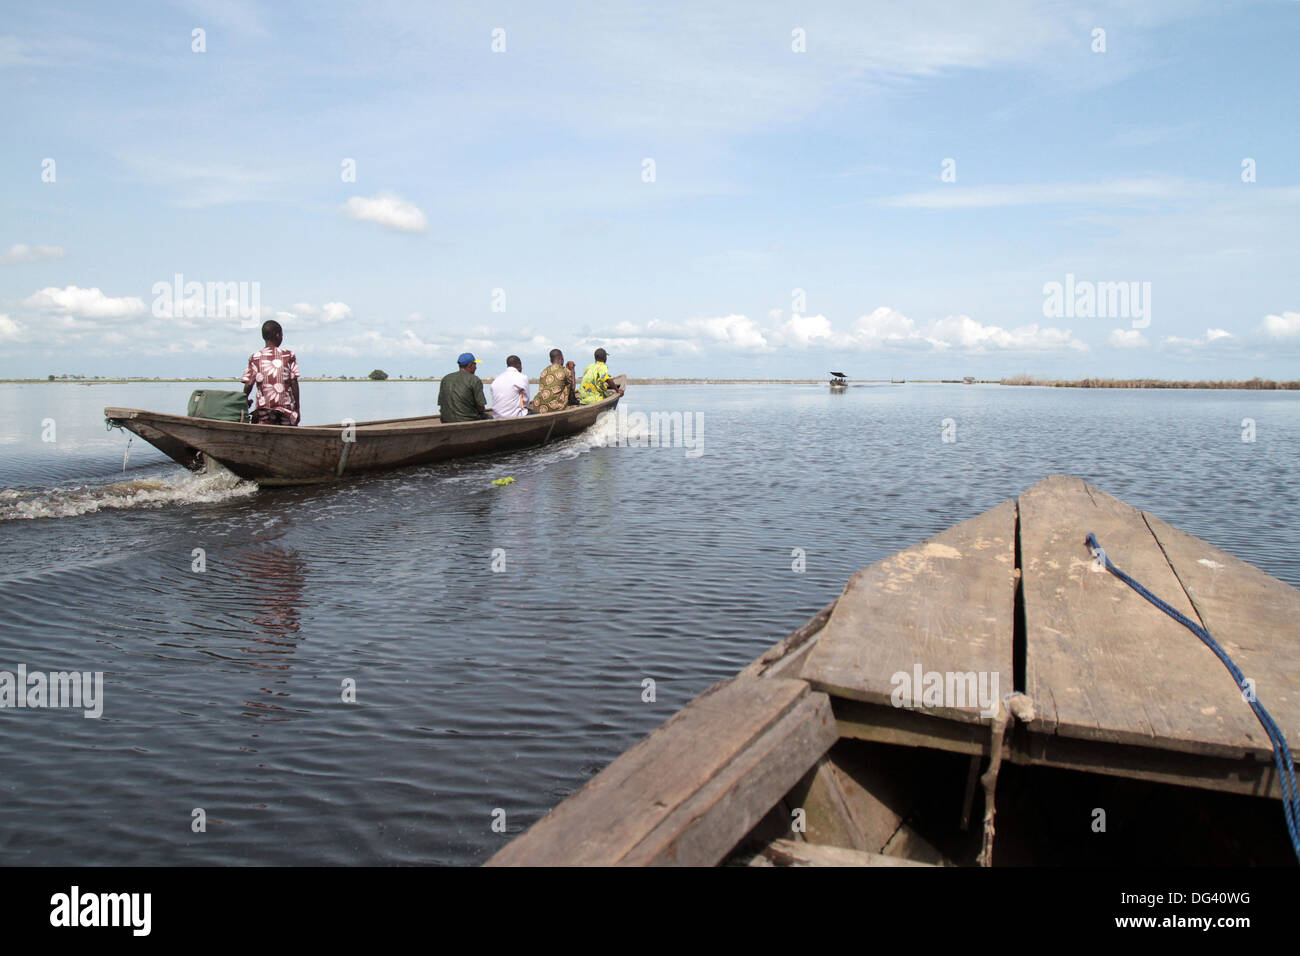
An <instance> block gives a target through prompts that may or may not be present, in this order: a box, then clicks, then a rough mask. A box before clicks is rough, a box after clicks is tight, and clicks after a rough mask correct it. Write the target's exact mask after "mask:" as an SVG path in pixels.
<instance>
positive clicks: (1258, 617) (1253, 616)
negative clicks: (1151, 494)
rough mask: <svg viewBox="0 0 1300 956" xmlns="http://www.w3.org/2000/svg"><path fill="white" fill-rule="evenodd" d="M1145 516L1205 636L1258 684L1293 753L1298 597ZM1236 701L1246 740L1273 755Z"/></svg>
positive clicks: (1299, 702) (1297, 726)
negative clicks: (1245, 725)
mask: <svg viewBox="0 0 1300 956" xmlns="http://www.w3.org/2000/svg"><path fill="white" fill-rule="evenodd" d="M1143 517H1144V518H1146V522H1147V526H1148V527H1150V528H1151V531H1152V533H1153V534H1154V535H1155V536H1156V540H1157V541H1158V542H1159V543H1160V547H1161V548H1162V549H1163V550H1164V552H1165V557H1166V558H1168V559H1169V563H1170V564H1171V565H1172V566H1173V569H1174V573H1175V574H1176V575H1177V576H1178V580H1179V582H1180V583H1181V584H1182V586H1183V589H1184V590H1185V591H1186V592H1187V594H1188V596H1189V597H1190V598H1191V599H1192V605H1193V606H1194V607H1195V608H1196V613H1197V615H1198V616H1199V617H1200V619H1201V621H1202V622H1203V624H1204V627H1205V629H1206V630H1207V631H1209V632H1210V636H1211V637H1213V638H1214V639H1215V640H1216V641H1218V643H1219V646H1220V647H1222V648H1223V649H1224V650H1225V651H1227V653H1228V656H1229V657H1231V658H1232V659H1233V660H1234V661H1235V662H1236V664H1237V666H1238V667H1240V668H1241V672H1242V673H1243V674H1245V675H1246V677H1248V678H1251V679H1253V680H1254V681H1255V696H1256V697H1257V698H1258V699H1259V701H1260V702H1261V703H1262V704H1263V705H1264V706H1265V707H1267V708H1268V712H1269V713H1270V714H1271V715H1272V717H1273V719H1274V720H1275V721H1276V722H1277V725H1278V727H1279V728H1280V729H1281V731H1282V733H1283V734H1285V735H1286V738H1287V742H1288V743H1289V744H1290V745H1291V746H1292V748H1300V591H1298V590H1296V589H1295V588H1293V587H1291V586H1290V585H1289V584H1286V583H1285V582H1283V581H1279V580H1278V579H1277V578H1275V577H1272V576H1271V575H1268V574H1265V573H1264V572H1263V571H1261V570H1260V569H1259V568H1257V567H1255V566H1254V565H1253V564H1247V563H1246V562H1245V561H1242V560H1241V559H1240V558H1236V557H1233V556H1232V555H1231V554H1228V553H1227V552H1226V551H1220V550H1219V549H1218V548H1216V547H1214V545H1212V544H1210V543H1208V542H1206V541H1202V540H1201V539H1200V538H1196V537H1193V536H1192V535H1190V534H1187V533H1186V532H1184V531H1179V530H1178V529H1177V528H1175V527H1173V526H1171V525H1169V524H1166V523H1165V522H1163V521H1161V520H1160V519H1159V518H1157V517H1156V516H1155V515H1152V514H1149V513H1145V512H1144V513H1143ZM1188 637H1189V638H1191V639H1192V640H1197V641H1198V643H1199V639H1197V638H1194V637H1192V635H1191V634H1190V633H1189V634H1188ZM1206 653H1207V654H1208V653H1213V652H1212V651H1209V650H1207V651H1206ZM1215 667H1216V668H1218V678H1217V679H1218V680H1219V681H1220V682H1223V683H1226V685H1227V686H1228V687H1234V686H1235V684H1234V681H1233V677H1232V675H1231V674H1230V673H1229V672H1228V670H1227V668H1226V667H1224V666H1223V665H1222V664H1221V663H1216V664H1215ZM1236 696H1237V699H1235V700H1234V701H1233V707H1234V708H1235V709H1236V710H1237V711H1239V712H1242V713H1243V714H1244V716H1245V717H1246V720H1247V723H1248V724H1249V725H1251V729H1250V733H1249V735H1250V736H1251V737H1252V739H1254V740H1255V741H1257V742H1258V744H1259V746H1260V748H1261V749H1266V750H1270V751H1271V744H1269V742H1268V737H1267V735H1266V734H1265V733H1264V728H1263V727H1260V726H1259V724H1258V722H1257V721H1256V720H1255V717H1254V716H1253V713H1251V712H1247V708H1248V704H1247V703H1246V702H1245V700H1244V699H1241V697H1240V695H1236Z"/></svg>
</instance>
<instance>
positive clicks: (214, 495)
mask: <svg viewBox="0 0 1300 956" xmlns="http://www.w3.org/2000/svg"><path fill="white" fill-rule="evenodd" d="M256 491H257V485H256V484H254V483H253V482H251V481H244V480H242V479H241V478H239V477H238V476H236V475H233V474H231V473H230V472H229V471H227V470H226V469H225V468H223V467H221V466H220V465H217V464H214V463H212V462H209V463H208V466H207V467H206V468H205V469H204V470H203V471H201V472H198V473H191V472H183V473H180V474H177V475H175V476H172V475H168V476H167V477H162V478H135V479H132V480H130V481H118V482H114V483H112V484H108V485H76V486H69V487H65V488H43V489H33V490H19V489H13V488H4V489H0V521H11V520H16V519H21V518H75V517H77V516H78V515H84V514H93V513H94V512H97V511H106V510H117V509H122V508H163V507H166V506H168V505H193V504H216V503H219V502H222V501H229V500H231V499H234V498H244V497H247V496H248V495H251V494H254V493H256Z"/></svg>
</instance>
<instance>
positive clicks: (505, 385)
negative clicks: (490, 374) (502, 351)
mask: <svg viewBox="0 0 1300 956" xmlns="http://www.w3.org/2000/svg"><path fill="white" fill-rule="evenodd" d="M527 414H528V376H527V375H525V374H524V363H523V362H521V361H519V356H518V355H512V356H510V357H509V358H508V359H506V370H505V371H504V372H502V373H501V374H500V375H498V376H497V377H496V378H494V379H492V417H493V418H523V417H524V416H525V415H527Z"/></svg>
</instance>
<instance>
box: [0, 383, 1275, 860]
mask: <svg viewBox="0 0 1300 956" xmlns="http://www.w3.org/2000/svg"><path fill="white" fill-rule="evenodd" d="M192 387H193V386H190V385H186V384H181V385H177V386H161V385H156V386H103V387H96V388H76V387H67V388H56V387H53V386H51V387H50V388H45V387H42V386H21V387H16V386H0V448H3V449H4V454H3V456H0V513H2V514H3V516H4V517H9V518H27V517H36V516H37V515H38V514H39V515H40V516H42V517H43V520H0V601H3V603H4V607H5V608H6V617H5V621H4V623H3V625H0V669H4V668H6V667H7V668H8V669H10V670H12V669H13V667H14V666H16V665H17V664H19V663H26V664H27V665H28V666H29V668H30V669H32V670H38V669H39V670H47V671H48V670H55V669H68V670H74V669H75V670H90V671H95V670H102V671H104V672H105V689H104V716H103V718H102V719H101V720H85V719H83V718H82V717H81V716H80V714H75V715H74V714H65V713H58V712H53V711H46V712H40V711H30V712H23V713H21V714H18V713H13V712H6V713H2V714H0V721H3V724H4V737H3V741H2V742H0V780H3V781H4V785H5V788H6V789H5V813H4V816H3V820H0V853H3V854H4V859H5V860H6V861H7V862H15V863H23V862H44V863H64V864H76V863H83V862H86V861H88V860H90V861H94V862H101V861H102V862H105V863H122V864H214V863H218V864H219V863H237V862H238V863H247V862H258V863H282V864H299V863H333V864H356V863H370V864H385V863H469V862H476V861H481V860H483V859H485V858H486V857H487V856H488V855H489V854H490V853H491V852H492V851H493V850H494V849H495V848H496V847H498V846H499V845H500V843H501V841H502V839H503V837H502V835H500V834H497V833H494V832H493V831H492V829H491V811H492V809H494V808H496V807H502V808H504V809H506V811H507V814H508V821H509V828H510V831H511V832H518V831H519V830H520V829H522V828H523V827H524V826H526V825H527V824H528V823H529V822H531V821H532V820H535V819H537V818H538V817H539V816H540V815H541V814H543V813H544V812H546V811H547V810H549V809H550V808H552V807H553V806H554V805H555V804H556V803H557V802H558V801H559V800H560V799H562V798H563V797H564V796H565V795H567V794H569V793H571V792H573V791H574V790H576V789H577V788H578V787H580V786H581V785H582V784H583V783H584V782H585V781H586V780H587V779H589V778H590V776H591V775H592V774H593V773H594V772H596V771H597V770H598V769H599V768H600V767H602V766H604V765H606V764H607V763H608V762H609V761H610V760H612V759H613V758H614V757H616V756H617V755H618V754H619V753H621V752H623V751H624V750H626V749H627V748H628V747H629V746H630V745H632V744H633V743H634V742H635V741H636V740H637V739H639V737H641V736H642V735H644V734H645V733H647V732H649V731H650V730H652V729H653V728H654V727H655V726H657V725H658V724H660V723H662V722H663V721H664V720H666V719H667V718H668V717H670V716H671V715H672V714H673V713H674V712H676V710H678V709H679V708H680V707H681V706H682V705H683V704H685V703H686V701H687V700H689V699H690V698H691V697H693V696H694V695H695V694H697V693H699V692H700V691H702V690H703V689H704V688H705V687H707V686H708V685H709V684H710V683H711V682H712V681H714V680H717V679H719V678H721V677H725V676H729V675H730V674H733V673H734V672H735V671H736V670H738V669H739V668H740V667H741V666H743V665H744V664H745V663H747V662H748V661H749V660H751V659H752V658H753V657H755V656H756V655H757V654H759V653H761V651H762V650H764V649H765V648H766V647H767V646H768V645H770V644H771V643H773V642H775V641H776V640H777V639H779V638H780V637H782V636H783V635H784V634H786V633H788V632H789V631H790V630H791V629H792V628H794V627H795V626H797V625H798V624H800V623H802V621H803V620H804V619H806V618H807V617H808V616H809V615H810V614H812V613H813V612H814V611H816V610H817V609H818V608H820V607H822V606H823V605H824V604H825V603H826V602H827V601H829V600H830V599H831V598H832V597H834V596H835V595H836V594H837V593H838V592H839V591H840V589H841V588H842V587H843V585H844V583H845V581H846V580H847V579H848V578H849V576H850V575H851V574H852V573H853V572H854V571H855V570H857V569H858V568H860V567H862V566H864V565H866V564H868V563H870V562H871V561H874V560H877V559H879V558H881V557H883V556H885V555H887V554H890V553H892V552H893V551H896V550H898V549H899V548H902V547H905V546H907V545H909V544H912V543H914V542H916V541H918V540H920V539H921V538H924V537H926V536H928V535H931V534H934V533H936V532H938V531H941V530H943V529H944V528H947V527H950V526H951V525H953V524H955V523H956V522H958V521H961V520H964V519H965V518H969V517H971V516H973V515H975V514H978V513H979V512H981V511H984V510H986V509H988V508H990V507H992V506H993V505H995V504H997V503H998V502H1000V501H1002V500H1004V499H1005V498H1007V497H1010V496H1012V495H1014V494H1016V493H1018V492H1019V491H1021V490H1023V489H1024V488H1026V487H1028V486H1029V485H1030V484H1032V483H1034V482H1035V481H1037V480H1039V479H1041V478H1042V477H1044V476H1045V475H1047V474H1051V473H1054V472H1061V473H1067V474H1076V475H1079V476H1081V477H1084V478H1086V479H1088V480H1089V481H1092V482H1094V483H1095V484H1097V485H1099V486H1101V487H1102V488H1103V489H1105V490H1106V491H1109V492H1110V493H1112V494H1115V495H1117V496H1118V497H1120V498H1122V499H1124V500H1126V501H1128V502H1130V503H1131V504H1133V505H1136V506H1138V507H1143V508H1148V509H1150V510H1152V511H1153V512H1155V513H1156V514H1158V515H1160V516H1161V517H1162V518H1164V519H1166V520H1168V521H1170V522H1171V523H1172V524H1174V525H1176V526H1178V527H1180V528H1183V529H1184V530H1186V531H1188V532H1190V533H1192V534H1196V535H1199V536H1201V537H1204V538H1207V539H1208V540H1210V541H1211V542H1213V543H1214V544H1217V545H1218V546H1220V547H1223V548H1225V549H1226V550H1228V551H1231V552H1233V553H1235V554H1237V555H1239V556H1240V557H1242V558H1244V559H1245V560H1248V561H1251V562H1253V563H1255V564H1257V565H1259V566H1260V567H1262V568H1264V569H1265V570H1266V571H1268V572H1270V573H1272V574H1274V575H1277V576H1279V577H1281V578H1283V579H1284V580H1286V581H1288V582H1290V583H1292V584H1296V585H1300V543H1298V542H1297V537H1296V534H1295V531H1294V528H1295V527H1296V525H1297V521H1298V520H1300V483H1297V482H1296V480H1295V462H1296V455H1295V448H1296V446H1297V442H1298V441H1300V394H1293V393H1287V394H1281V393H1273V394H1270V393H1192V392H1182V393H1175V392H1165V393H1159V392H1140V393H1139V392H1124V393H1115V392H1112V393H1107V392H1102V391H1071V390H1063V389H1014V388H997V387H983V386H947V387H943V386H919V385H905V386H892V387H890V386H882V387H877V388H852V389H848V390H846V391H845V392H844V393H842V394H833V393H831V392H830V391H829V389H827V388H826V387H825V386H808V387H792V386H771V387H765V386H754V387H735V386H720V387H713V388H710V387H686V386H682V387H659V388H653V387H644V388H633V389H631V390H629V392H628V396H627V398H626V399H625V401H626V402H627V407H628V409H629V411H632V410H639V411H643V412H652V411H667V412H673V411H678V412H682V413H687V412H690V413H694V412H702V413H703V414H704V416H705V419H706V421H707V433H708V443H707V445H706V448H705V453H704V454H703V455H702V456H700V457H698V458H687V457H685V456H684V455H683V452H682V449H681V448H653V447H650V448H635V447H632V448H629V447H614V446H615V445H616V444H617V442H615V441H613V439H614V438H615V435H614V433H613V431H611V430H610V424H609V423H606V424H604V425H602V426H599V427H598V428H596V429H593V430H591V431H589V432H588V433H587V434H585V435H583V436H578V437H575V438H571V439H566V440H564V441H560V442H555V443H553V444H551V445H548V446H547V447H545V448H540V449H532V450H528V451H523V452H517V453H510V454H507V455H501V456H488V457H484V458H478V459H470V460H465V461H460V462H447V463H442V464H439V465H435V466H430V467H427V468H420V469H415V470H411V471H407V472H401V473H397V474H392V475H381V476H374V477H369V478H364V479H359V480H355V481H348V482H344V483H340V484H337V485H329V486H321V487H307V488H291V489H284V490H278V491H256V490H255V489H253V488H252V487H250V486H246V485H244V483H239V482H236V483H235V484H233V485H228V486H226V487H224V488H221V487H215V486H205V485H203V484H201V482H202V480H203V476H195V475H191V474H189V473H188V472H185V471H183V470H182V469H180V468H178V467H177V466H175V465H173V464H171V463H170V462H168V461H167V460H166V459H164V458H163V457H162V456H161V455H158V454H157V453H154V452H152V451H150V450H148V449H142V448H141V446H140V443H139V442H136V444H135V445H134V446H133V447H132V453H131V458H130V462H129V464H128V470H127V473H126V476H125V477H123V476H122V472H121V463H122V451H123V447H124V445H125V439H123V438H122V436H121V435H120V434H116V433H115V434H106V433H105V432H104V430H103V424H102V411H101V408H102V406H103V405H108V404H114V405H125V406H133V407H145V408H157V409H159V410H163V411H168V410H171V411H175V410H176V409H177V408H178V407H179V408H182V409H183V405H184V400H185V398H186V397H187V396H188V394H189V392H190V390H191V388H192ZM312 389H313V391H312V396H311V404H310V405H309V408H311V409H312V410H313V414H314V415H319V419H316V420H319V421H338V420H341V419H343V418H354V419H357V420H365V419H368V418H369V419H373V418H382V417H398V416H401V415H414V414H419V413H421V412H424V411H427V410H428V409H429V407H430V404H431V402H432V400H433V396H434V394H435V393H436V386H430V385H428V384H426V383H385V384H383V385H373V386H372V385H370V384H366V385H343V384H339V385H332V386H317V385H314V384H313V385H312ZM45 417H54V418H56V419H57V420H58V422H59V429H58V434H59V442H58V443H56V444H49V443H43V442H42V441H41V440H40V428H39V423H40V421H41V420H42V419H43V418H45ZM1247 417H1249V418H1251V419H1253V420H1254V421H1255V422H1256V423H1257V426H1256V435H1257V440H1256V442H1254V443H1244V442H1242V441H1241V427H1240V422H1241V420H1242V419H1243V418H1247ZM944 419H952V421H953V422H955V428H956V438H957V440H956V441H955V442H952V443H945V442H943V441H942V429H941V422H943V420H944ZM6 429H7V431H6ZM505 476H510V477H514V478H515V479H516V481H515V483H513V484H511V485H508V486H494V485H493V484H492V482H493V481H494V480H495V479H498V478H502V477H505ZM196 482H200V483H197V484H196ZM16 512H24V513H22V514H16ZM795 547H800V548H803V549H804V551H805V553H806V570H804V571H803V573H796V572H794V571H793V570H792V567H791V551H792V549H793V548H795ZM196 548H201V549H204V551H205V553H206V570H204V571H202V572H196V571H195V570H193V566H192V561H193V559H192V555H193V552H194V549H196ZM497 552H499V553H500V554H501V555H503V556H504V562H503V563H502V564H500V565H499V566H500V567H502V568H503V570H501V571H499V572H496V571H493V556H494V554H495V553H497ZM646 677H653V678H654V679H655V681H656V685H657V691H658V693H657V699H656V701H655V702H652V703H649V702H644V701H642V700H641V682H642V680H643V679H644V678H646ZM344 680H352V681H355V687H356V702H355V703H345V702H344V701H343V700H342V697H341V693H340V692H341V687H342V682H343V681H344ZM199 806H201V807H204V808H205V809H206V810H207V811H208V817H209V820H210V821H217V823H216V824H214V825H213V826H212V827H211V829H210V831H209V833H208V834H206V835H204V837H203V838H202V839H199V838H198V837H196V835H194V834H192V833H191V831H190V829H189V822H190V812H191V811H192V809H193V808H194V807H199ZM87 820H94V821H97V823H96V826H94V827H87V825H86V821H87Z"/></svg>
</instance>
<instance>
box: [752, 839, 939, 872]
mask: <svg viewBox="0 0 1300 956" xmlns="http://www.w3.org/2000/svg"><path fill="white" fill-rule="evenodd" d="M749 865H750V866H930V865H931V864H929V863H918V862H917V861H915V860H905V859H902V858H901V857H896V856H884V855H883V854H880V853H867V852H865V851H863V850H852V849H847V848H845V847H839V846H823V845H819V844H816V843H797V842H795V841H793V840H775V841H773V842H772V843H769V844H768V845H767V846H766V847H764V848H763V850H762V851H761V852H759V853H758V854H757V855H756V856H755V857H754V859H753V861H751V862H750V864H749Z"/></svg>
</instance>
